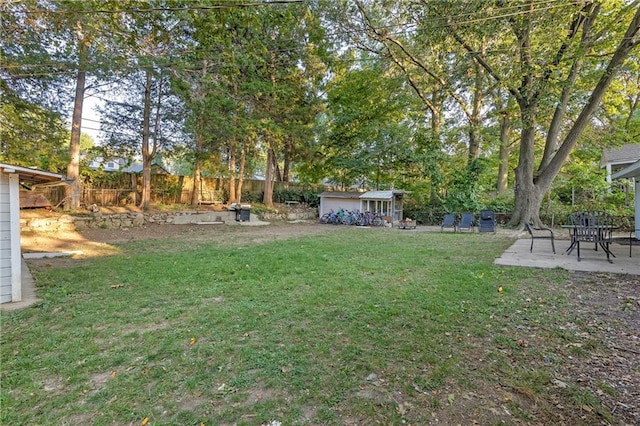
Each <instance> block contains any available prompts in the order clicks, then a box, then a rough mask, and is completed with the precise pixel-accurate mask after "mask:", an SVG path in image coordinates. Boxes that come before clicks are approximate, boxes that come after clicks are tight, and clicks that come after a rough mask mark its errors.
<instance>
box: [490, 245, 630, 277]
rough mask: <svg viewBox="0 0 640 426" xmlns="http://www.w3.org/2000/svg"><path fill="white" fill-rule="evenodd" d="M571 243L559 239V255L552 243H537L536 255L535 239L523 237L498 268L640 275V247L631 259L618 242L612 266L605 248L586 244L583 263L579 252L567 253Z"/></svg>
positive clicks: (626, 250)
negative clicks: (532, 242) (523, 267)
mask: <svg viewBox="0 0 640 426" xmlns="http://www.w3.org/2000/svg"><path fill="white" fill-rule="evenodd" d="M569 243H570V242H569V240H561V239H556V240H555V244H556V254H553V251H551V243H550V242H549V241H543V240H536V241H535V242H534V244H533V253H531V252H529V248H530V247H531V239H530V238H525V237H524V236H523V237H521V238H519V239H518V240H516V241H515V242H514V243H513V244H512V245H511V247H509V248H508V249H507V250H505V252H504V253H502V256H500V257H499V258H497V259H496V260H495V261H494V262H495V263H496V264H497V265H505V266H525V267H534V268H563V269H567V270H569V271H585V272H608V273H615V274H633V275H640V246H634V247H633V248H632V257H629V246H628V245H625V244H620V243H618V242H614V243H613V244H611V245H610V248H611V252H612V253H613V254H614V255H615V256H616V257H615V258H612V263H609V262H607V257H606V255H605V253H603V251H602V249H600V250H598V251H595V250H593V244H585V243H582V245H581V247H580V257H581V260H580V261H579V262H578V256H577V255H576V252H575V250H574V251H573V252H572V253H571V254H566V250H567V248H568V247H569Z"/></svg>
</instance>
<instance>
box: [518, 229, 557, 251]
mask: <svg viewBox="0 0 640 426" xmlns="http://www.w3.org/2000/svg"><path fill="white" fill-rule="evenodd" d="M524 228H525V229H526V230H527V232H528V233H529V235H530V236H531V248H530V249H529V252H530V253H533V240H536V239H540V240H551V248H552V249H553V254H556V245H555V244H554V242H553V231H552V230H551V229H549V228H545V227H544V226H541V227H535V226H533V224H531V223H525V224H524ZM547 232H548V233H549V234H547Z"/></svg>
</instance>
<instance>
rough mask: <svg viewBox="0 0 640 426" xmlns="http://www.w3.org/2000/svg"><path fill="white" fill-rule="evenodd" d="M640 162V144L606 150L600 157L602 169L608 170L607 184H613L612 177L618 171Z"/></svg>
mask: <svg viewBox="0 0 640 426" xmlns="http://www.w3.org/2000/svg"><path fill="white" fill-rule="evenodd" d="M638 160H640V143H636V144H627V145H622V146H620V147H616V148H610V149H605V150H604V151H603V152H602V157H600V168H606V169H607V182H609V183H611V180H612V175H613V174H614V173H616V172H617V171H620V170H622V169H624V168H625V167H627V166H630V165H632V164H633V163H635V162H636V161H638Z"/></svg>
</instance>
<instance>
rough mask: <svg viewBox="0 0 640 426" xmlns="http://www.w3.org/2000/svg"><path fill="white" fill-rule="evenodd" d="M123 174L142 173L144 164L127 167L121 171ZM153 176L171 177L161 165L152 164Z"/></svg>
mask: <svg viewBox="0 0 640 426" xmlns="http://www.w3.org/2000/svg"><path fill="white" fill-rule="evenodd" d="M121 171H122V172H123V173H135V174H138V173H142V163H133V164H131V165H130V166H127V167H125V168H123V169H121ZM151 174H152V175H170V174H171V173H169V172H168V171H167V170H166V169H165V168H164V167H162V166H161V165H159V164H155V163H152V164H151Z"/></svg>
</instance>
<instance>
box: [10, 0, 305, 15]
mask: <svg viewBox="0 0 640 426" xmlns="http://www.w3.org/2000/svg"><path fill="white" fill-rule="evenodd" d="M305 1H306V0H264V1H259V2H253V3H228V4H217V5H211V6H184V7H149V8H125V9H114V10H108V9H92V10H66V9H61V10H54V9H48V10H35V9H26V10H20V11H19V13H24V14H28V15H36V14H37V15H40V14H45V15H47V14H67V13H68V14H78V13H85V14H88V13H107V14H114V13H123V12H126V13H147V12H182V11H189V10H205V11H206V10H219V9H239V8H248V7H258V6H278V5H288V4H295V3H304V2H305ZM4 13H13V12H4V11H2V12H0V14H4Z"/></svg>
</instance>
